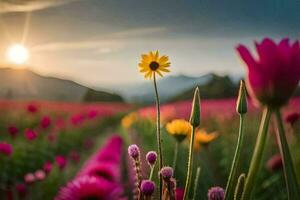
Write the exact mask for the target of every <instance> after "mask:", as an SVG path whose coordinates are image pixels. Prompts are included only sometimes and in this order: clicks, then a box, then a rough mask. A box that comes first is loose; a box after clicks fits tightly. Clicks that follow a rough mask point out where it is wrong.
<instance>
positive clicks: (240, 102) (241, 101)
mask: <svg viewBox="0 0 300 200" xmlns="http://www.w3.org/2000/svg"><path fill="white" fill-rule="evenodd" d="M236 112H237V113H239V114H245V113H247V92H246V87H245V82H244V80H241V82H240V90H239V96H238V99H237V102H236Z"/></svg>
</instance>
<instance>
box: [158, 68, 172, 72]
mask: <svg viewBox="0 0 300 200" xmlns="http://www.w3.org/2000/svg"><path fill="white" fill-rule="evenodd" d="M159 70H160V71H163V72H170V70H168V69H166V68H160V69H159Z"/></svg>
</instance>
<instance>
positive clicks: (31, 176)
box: [24, 173, 35, 184]
mask: <svg viewBox="0 0 300 200" xmlns="http://www.w3.org/2000/svg"><path fill="white" fill-rule="evenodd" d="M24 181H25V182H26V183H28V184H31V183H33V182H34V181H35V176H34V174H32V173H28V174H26V175H25V176H24Z"/></svg>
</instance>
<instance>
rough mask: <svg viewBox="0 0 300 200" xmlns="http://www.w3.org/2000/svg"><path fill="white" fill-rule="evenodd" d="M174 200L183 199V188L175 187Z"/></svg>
mask: <svg viewBox="0 0 300 200" xmlns="http://www.w3.org/2000/svg"><path fill="white" fill-rule="evenodd" d="M175 195H176V200H183V195H184V189H182V188H176V194H175Z"/></svg>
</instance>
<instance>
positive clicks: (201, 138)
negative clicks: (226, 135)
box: [194, 129, 219, 150]
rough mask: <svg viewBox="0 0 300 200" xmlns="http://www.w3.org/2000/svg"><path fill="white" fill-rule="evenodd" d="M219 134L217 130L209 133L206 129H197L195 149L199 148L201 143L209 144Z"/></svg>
mask: <svg viewBox="0 0 300 200" xmlns="http://www.w3.org/2000/svg"><path fill="white" fill-rule="evenodd" d="M218 136H219V134H218V133H217V132H212V133H207V132H206V131H205V130H204V129H199V130H197V131H196V133H195V144H194V147H195V149H196V150H199V149H200V146H201V145H204V146H205V145H208V144H209V143H211V142H212V141H214V140H215V139H216V138H217V137H218Z"/></svg>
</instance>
